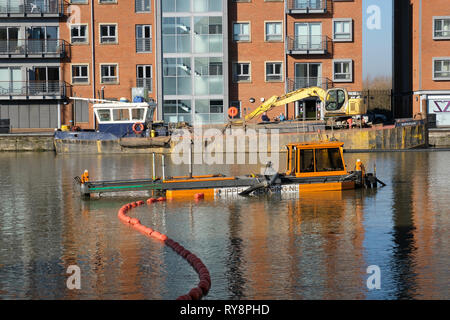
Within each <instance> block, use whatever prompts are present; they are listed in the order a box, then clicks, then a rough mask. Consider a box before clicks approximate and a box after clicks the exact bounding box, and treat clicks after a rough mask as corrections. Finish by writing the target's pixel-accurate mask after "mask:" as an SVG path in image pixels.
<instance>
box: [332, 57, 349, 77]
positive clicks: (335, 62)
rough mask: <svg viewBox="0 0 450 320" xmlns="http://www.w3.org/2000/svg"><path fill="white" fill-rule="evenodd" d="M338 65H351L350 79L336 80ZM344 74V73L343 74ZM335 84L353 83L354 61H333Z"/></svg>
mask: <svg viewBox="0 0 450 320" xmlns="http://www.w3.org/2000/svg"><path fill="white" fill-rule="evenodd" d="M337 63H341V64H343V63H349V64H350V66H349V67H350V68H349V69H350V79H336V72H335V65H336V64H337ZM342 74H344V73H342ZM333 82H353V60H351V59H336V60H333Z"/></svg>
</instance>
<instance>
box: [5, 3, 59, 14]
mask: <svg viewBox="0 0 450 320" xmlns="http://www.w3.org/2000/svg"><path fill="white" fill-rule="evenodd" d="M63 12H64V1H62V0H0V14H8V15H9V14H17V15H29V14H31V15H33V14H36V15H62V14H63Z"/></svg>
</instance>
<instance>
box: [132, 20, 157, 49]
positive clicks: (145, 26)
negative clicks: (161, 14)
mask: <svg viewBox="0 0 450 320" xmlns="http://www.w3.org/2000/svg"><path fill="white" fill-rule="evenodd" d="M135 28H136V31H135V36H136V53H151V52H152V50H153V48H152V41H153V27H152V25H151V24H137V25H136V27H135ZM139 28H141V29H142V30H141V32H142V34H144V30H145V28H149V29H150V37H149V38H145V37H142V38H139V39H138V38H137V32H138V29H139ZM138 40H141V41H144V40H150V50H138V45H137V43H138Z"/></svg>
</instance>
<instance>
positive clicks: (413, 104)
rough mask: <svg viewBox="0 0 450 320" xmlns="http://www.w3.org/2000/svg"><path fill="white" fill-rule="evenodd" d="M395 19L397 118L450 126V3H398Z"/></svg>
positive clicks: (422, 0)
mask: <svg viewBox="0 0 450 320" xmlns="http://www.w3.org/2000/svg"><path fill="white" fill-rule="evenodd" d="M394 17H395V19H394V44H393V46H394V73H393V74H394V79H393V85H394V88H393V89H394V96H395V104H394V115H395V116H396V117H397V118H399V117H413V116H415V115H416V114H418V113H422V114H423V115H426V114H428V115H431V116H432V117H434V116H435V118H436V125H437V126H439V127H446V126H450V6H449V1H448V0H433V1H426V0H409V1H395V4H394ZM433 115H434V116H433Z"/></svg>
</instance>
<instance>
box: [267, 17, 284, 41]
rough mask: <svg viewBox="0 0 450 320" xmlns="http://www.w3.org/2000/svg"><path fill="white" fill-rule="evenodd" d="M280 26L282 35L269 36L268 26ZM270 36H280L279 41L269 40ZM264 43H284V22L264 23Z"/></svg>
mask: <svg viewBox="0 0 450 320" xmlns="http://www.w3.org/2000/svg"><path fill="white" fill-rule="evenodd" d="M275 23H276V24H280V25H281V28H280V34H272V35H269V34H268V33H267V25H269V24H275ZM268 36H277V37H278V36H279V39H272V40H271V39H268ZM264 41H266V42H283V21H264Z"/></svg>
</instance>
